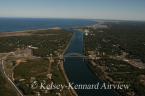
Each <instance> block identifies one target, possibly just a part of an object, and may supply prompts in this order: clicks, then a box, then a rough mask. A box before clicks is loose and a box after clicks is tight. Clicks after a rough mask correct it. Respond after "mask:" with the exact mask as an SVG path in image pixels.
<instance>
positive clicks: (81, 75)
mask: <svg viewBox="0 0 145 96" xmlns="http://www.w3.org/2000/svg"><path fill="white" fill-rule="evenodd" d="M69 53H80V54H83V53H84V42H83V32H78V31H75V32H74V37H73V38H72V41H71V44H70V46H69V48H68V49H67V51H66V53H65V54H69ZM88 65H89V62H88V61H87V60H85V61H84V60H83V58H79V57H66V58H65V62H64V69H65V72H66V74H67V76H68V78H69V81H70V82H71V83H74V84H86V85H89V84H97V83H100V85H101V84H102V83H103V82H102V81H101V80H100V79H99V78H98V77H97V76H95V74H94V73H93V72H92V71H91V70H90V68H89V66H88ZM76 92H77V94H78V96H118V95H117V94H116V93H115V92H114V91H113V90H104V89H90V90H89V89H78V90H76Z"/></svg>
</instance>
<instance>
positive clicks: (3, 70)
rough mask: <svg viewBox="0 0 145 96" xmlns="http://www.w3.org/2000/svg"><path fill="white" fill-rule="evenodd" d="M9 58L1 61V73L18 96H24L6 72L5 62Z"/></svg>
mask: <svg viewBox="0 0 145 96" xmlns="http://www.w3.org/2000/svg"><path fill="white" fill-rule="evenodd" d="M7 56H8V55H7ZM7 56H5V57H3V58H2V59H1V61H0V70H1V73H2V75H3V76H4V77H5V78H6V80H7V81H8V82H9V83H10V84H11V85H12V87H13V89H14V90H15V91H16V92H17V94H18V96H24V95H23V94H22V92H21V91H20V90H19V89H18V88H17V86H16V85H15V84H14V82H13V81H12V80H11V79H10V78H9V77H8V75H7V74H6V72H5V67H4V60H5V59H6V57H7Z"/></svg>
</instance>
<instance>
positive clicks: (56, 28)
mask: <svg viewBox="0 0 145 96" xmlns="http://www.w3.org/2000/svg"><path fill="white" fill-rule="evenodd" d="M49 29H55V30H58V29H63V28H61V27H51V28H42V29H41V28H40V29H32V30H29V29H28V30H27V29H25V30H20V31H3V32H2V31H0V34H1V33H15V32H29V31H39V30H40V31H41V30H49Z"/></svg>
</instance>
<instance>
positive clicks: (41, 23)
mask: <svg viewBox="0 0 145 96" xmlns="http://www.w3.org/2000/svg"><path fill="white" fill-rule="evenodd" d="M95 23H96V21H94V20H87V19H47V18H0V32H14V31H24V30H36V29H47V28H52V27H61V28H71V27H81V26H86V25H90V24H95Z"/></svg>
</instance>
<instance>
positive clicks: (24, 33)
mask: <svg viewBox="0 0 145 96" xmlns="http://www.w3.org/2000/svg"><path fill="white" fill-rule="evenodd" d="M62 29H63V28H61V27H52V28H47V29H36V30H23V31H13V32H0V37H9V36H29V35H31V33H30V32H35V31H42V30H62Z"/></svg>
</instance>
